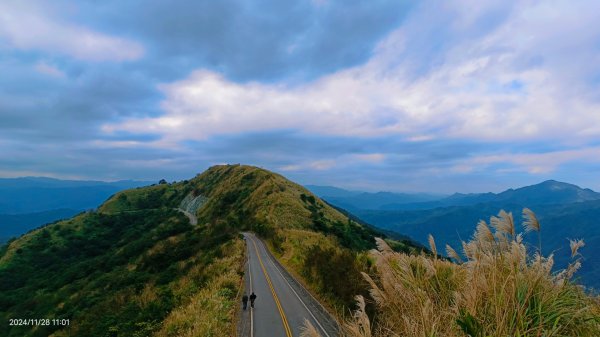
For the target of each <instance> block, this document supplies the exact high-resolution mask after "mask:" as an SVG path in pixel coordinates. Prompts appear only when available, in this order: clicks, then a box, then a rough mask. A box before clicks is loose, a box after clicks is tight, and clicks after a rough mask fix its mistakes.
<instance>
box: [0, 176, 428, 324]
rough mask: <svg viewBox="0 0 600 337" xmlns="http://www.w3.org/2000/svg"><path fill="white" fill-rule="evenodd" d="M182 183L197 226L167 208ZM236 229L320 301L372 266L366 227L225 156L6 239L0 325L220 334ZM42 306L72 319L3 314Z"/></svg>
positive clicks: (1, 254)
mask: <svg viewBox="0 0 600 337" xmlns="http://www.w3.org/2000/svg"><path fill="white" fill-rule="evenodd" d="M190 194H192V195H193V196H200V195H201V196H203V197H205V198H206V202H205V203H204V204H203V205H202V207H200V208H199V209H198V211H197V214H196V216H197V217H198V225H197V226H192V225H191V224H190V223H189V221H188V218H187V217H186V216H184V215H183V214H181V213H180V212H178V211H176V210H175V208H176V207H178V205H179V204H180V203H181V201H182V200H183V199H184V198H185V197H186V196H188V195H190ZM242 230H253V231H255V232H257V233H258V234H259V235H261V236H262V237H263V238H265V239H266V240H267V242H268V243H269V244H270V245H271V247H272V248H273V250H274V251H275V252H276V254H277V255H278V256H279V257H280V258H281V260H282V261H283V262H284V263H285V264H286V265H288V267H291V268H292V270H293V272H294V273H296V274H297V275H299V276H301V277H302V278H303V279H304V280H305V283H306V284H307V285H308V286H309V287H310V288H311V289H313V290H314V291H315V293H317V294H319V296H322V298H325V299H327V300H328V303H329V304H331V305H333V306H340V307H341V308H344V307H347V306H350V305H352V303H353V297H354V295H356V294H359V293H363V294H366V292H367V285H366V283H365V282H364V281H363V280H362V277H361V275H360V272H361V271H366V270H368V268H369V267H370V266H369V261H368V260H367V259H366V253H365V251H366V250H367V249H371V248H374V247H375V241H374V235H377V233H376V232H375V231H374V230H373V229H371V228H367V227H365V226H362V225H360V224H358V223H357V222H355V221H352V220H351V219H348V217H346V216H345V215H343V214H342V213H340V212H338V211H337V210H335V209H333V208H331V207H329V206H328V205H326V204H325V203H324V202H322V201H321V200H319V199H318V198H316V197H315V196H314V195H312V194H311V193H310V192H308V191H307V190H305V189H304V188H302V187H301V186H299V185H297V184H294V183H292V182H290V181H288V180H286V179H285V178H283V177H282V176H280V175H277V174H273V173H271V172H268V171H266V170H262V169H259V168H255V167H249V166H241V165H223V166H215V167H212V168H210V169H208V170H207V171H206V172H204V173H202V174H200V175H198V176H196V177H195V178H193V179H191V180H189V181H183V182H179V183H174V184H159V185H155V186H150V187H144V188H136V189H131V190H127V191H123V192H119V193H117V194H116V195H114V196H113V197H112V198H110V199H109V200H108V201H107V202H105V203H104V204H103V205H102V206H101V207H99V209H98V210H97V211H94V212H88V213H83V214H80V215H78V216H76V217H75V218H72V219H69V220H66V221H60V222H57V223H54V224H50V225H47V226H45V227H43V228H40V229H37V230H34V231H31V232H30V233H28V234H26V235H23V236H22V237H20V238H18V239H17V240H14V241H12V242H10V244H8V245H5V246H3V247H2V248H1V249H0V321H2V322H3V325H2V326H0V335H2V336H47V335H50V334H52V333H53V335H54V336H67V335H85V336H149V335H156V336H194V335H196V336H204V335H209V334H211V333H212V334H214V335H227V334H228V332H229V331H231V330H230V329H231V324H232V317H233V313H234V308H235V306H234V304H235V301H236V300H237V299H236V295H237V294H238V291H239V285H240V282H239V281H240V275H239V274H238V272H239V271H240V270H241V268H242V265H243V262H244V258H243V256H244V249H243V243H242V241H241V240H240V239H239V238H238V236H237V234H238V233H239V231H242ZM389 242H390V244H392V245H394V246H395V247H396V248H397V249H399V250H404V251H415V250H417V248H415V247H413V246H411V245H410V243H408V242H401V241H393V240H389ZM317 261H321V262H319V263H317ZM340 275H344V277H340ZM42 317H47V318H67V319H69V320H70V325H69V326H68V327H61V326H38V327H30V326H18V327H10V326H7V325H6V322H8V321H7V320H8V319H9V318H42Z"/></svg>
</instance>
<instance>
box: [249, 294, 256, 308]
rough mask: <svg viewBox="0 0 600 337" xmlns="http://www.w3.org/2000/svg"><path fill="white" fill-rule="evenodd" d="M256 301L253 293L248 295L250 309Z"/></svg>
mask: <svg viewBox="0 0 600 337" xmlns="http://www.w3.org/2000/svg"><path fill="white" fill-rule="evenodd" d="M255 300H256V295H255V294H254V292H252V294H251V295H250V306H251V307H252V308H254V301H255Z"/></svg>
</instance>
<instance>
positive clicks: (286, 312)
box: [240, 233, 338, 337]
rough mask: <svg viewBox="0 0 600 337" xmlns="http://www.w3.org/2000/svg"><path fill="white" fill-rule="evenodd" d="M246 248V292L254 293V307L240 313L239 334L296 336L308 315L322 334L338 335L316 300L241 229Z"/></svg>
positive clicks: (259, 244)
mask: <svg viewBox="0 0 600 337" xmlns="http://www.w3.org/2000/svg"><path fill="white" fill-rule="evenodd" d="M244 237H245V239H246V247H247V248H248V264H247V267H246V279H245V282H246V293H247V294H248V295H250V293H251V292H252V291H254V293H255V294H256V296H257V298H256V303H255V307H254V309H251V310H247V311H245V312H243V313H242V321H243V322H242V323H243V324H242V329H241V330H242V331H241V332H240V335H241V336H251V337H254V336H256V337H292V336H295V337H297V336H300V332H301V327H302V326H303V325H304V320H305V319H308V320H309V321H310V322H311V323H312V324H313V326H315V327H316V328H317V330H319V332H320V333H321V335H322V336H323V337H334V336H338V333H337V324H336V323H335V321H334V320H333V319H332V318H331V316H330V315H329V314H328V313H327V312H326V311H325V310H324V309H323V307H321V306H320V304H319V303H318V302H317V301H316V300H315V299H314V298H313V297H312V296H311V295H310V294H309V293H308V292H307V291H306V289H304V288H303V287H302V286H301V285H300V284H299V283H298V282H297V281H296V280H295V279H294V278H293V277H292V276H291V275H290V274H289V273H287V271H286V270H285V269H284V268H283V267H282V266H281V265H280V264H279V263H278V262H277V261H276V260H275V258H274V257H273V256H272V255H271V254H270V253H269V252H268V250H267V249H266V247H265V245H264V244H263V242H262V241H261V240H260V239H258V238H257V237H256V236H255V235H254V234H251V233H244Z"/></svg>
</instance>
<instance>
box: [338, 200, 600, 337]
mask: <svg viewBox="0 0 600 337" xmlns="http://www.w3.org/2000/svg"><path fill="white" fill-rule="evenodd" d="M524 219H525V221H524V223H523V225H524V227H525V231H526V232H532V231H533V232H539V230H540V224H539V222H538V221H537V219H536V217H535V214H533V212H531V211H530V210H525V211H524ZM429 242H430V245H431V250H432V251H437V249H436V247H435V241H434V239H433V237H430V238H429ZM583 245H584V243H583V241H582V240H572V241H571V252H572V257H573V261H572V262H571V263H570V264H569V265H568V266H566V268H565V269H564V270H561V271H559V272H553V264H554V261H553V257H552V255H550V256H548V257H543V256H541V255H540V252H539V249H540V247H538V250H537V251H536V252H534V253H528V252H527V248H526V245H525V244H524V243H523V236H522V234H519V233H517V230H516V228H515V222H514V219H513V216H512V214H511V213H507V212H504V211H502V212H500V213H499V215H498V216H497V217H492V218H491V220H490V222H489V223H486V222H485V221H482V222H480V223H479V224H478V225H477V229H476V231H475V233H474V235H473V238H472V239H471V241H469V242H463V243H462V255H461V254H459V253H458V252H457V251H456V250H455V249H453V248H452V247H446V248H447V249H446V251H447V254H448V256H449V257H450V258H451V259H452V260H454V262H452V261H450V260H447V259H441V258H438V257H437V256H436V255H434V256H429V255H425V254H422V255H406V254H403V253H397V252H394V251H392V250H391V249H390V247H389V246H388V245H387V244H386V243H385V242H384V241H383V240H378V249H377V250H376V251H373V252H372V253H371V255H372V258H373V259H374V261H375V265H376V269H377V273H376V274H375V275H367V274H363V276H364V277H365V279H366V280H367V281H368V282H369V284H370V286H371V297H372V299H373V300H374V302H375V304H376V310H375V313H374V314H373V315H371V317H374V318H371V319H370V318H369V317H368V316H367V314H366V311H365V305H364V301H365V299H363V298H362V297H358V301H357V302H358V303H357V304H358V310H356V312H354V315H353V317H352V319H350V320H349V321H348V322H346V324H345V326H344V331H343V333H344V335H345V336H353V337H365V336H386V337H387V336H408V337H412V336H415V337H417V336H418V337H434V336H437V337H454V336H457V337H458V336H460V337H464V336H471V337H513V336H514V337H517V336H518V337H551V336H556V337H558V336H565V337H566V336H569V337H574V336H582V337H586V336H589V337H597V336H600V301H599V299H598V298H595V297H592V296H591V295H588V294H586V292H585V291H584V289H582V287H580V286H578V285H576V284H574V283H572V282H571V281H570V279H571V277H572V276H573V274H574V273H575V272H576V271H577V269H579V267H580V266H581V262H580V258H579V257H580V255H579V252H578V250H579V249H580V248H581V247H583Z"/></svg>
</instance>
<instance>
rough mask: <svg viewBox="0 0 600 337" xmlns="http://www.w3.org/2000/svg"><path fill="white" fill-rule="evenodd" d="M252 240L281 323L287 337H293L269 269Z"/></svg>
mask: <svg viewBox="0 0 600 337" xmlns="http://www.w3.org/2000/svg"><path fill="white" fill-rule="evenodd" d="M251 240H252V243H253V244H254V249H255V250H256V256H257V257H258V262H259V263H260V267H261V268H262V271H263V274H264V275H265V279H266V280H267V283H268V284H269V288H270V289H271V294H272V295H273V299H274V300H275V304H276V305H277V309H278V310H279V315H280V316H281V321H282V323H283V328H284V330H285V334H286V335H287V337H293V334H292V331H291V329H290V325H289V323H288V321H287V317H286V315H285V312H284V310H283V307H282V306H281V302H280V301H279V297H277V293H276V292H275V288H274V287H273V283H272V282H271V278H270V277H269V273H267V269H266V268H265V265H264V263H263V261H262V258H261V257H260V252H259V251H258V246H257V245H256V242H255V241H254V239H252V238H251Z"/></svg>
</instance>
